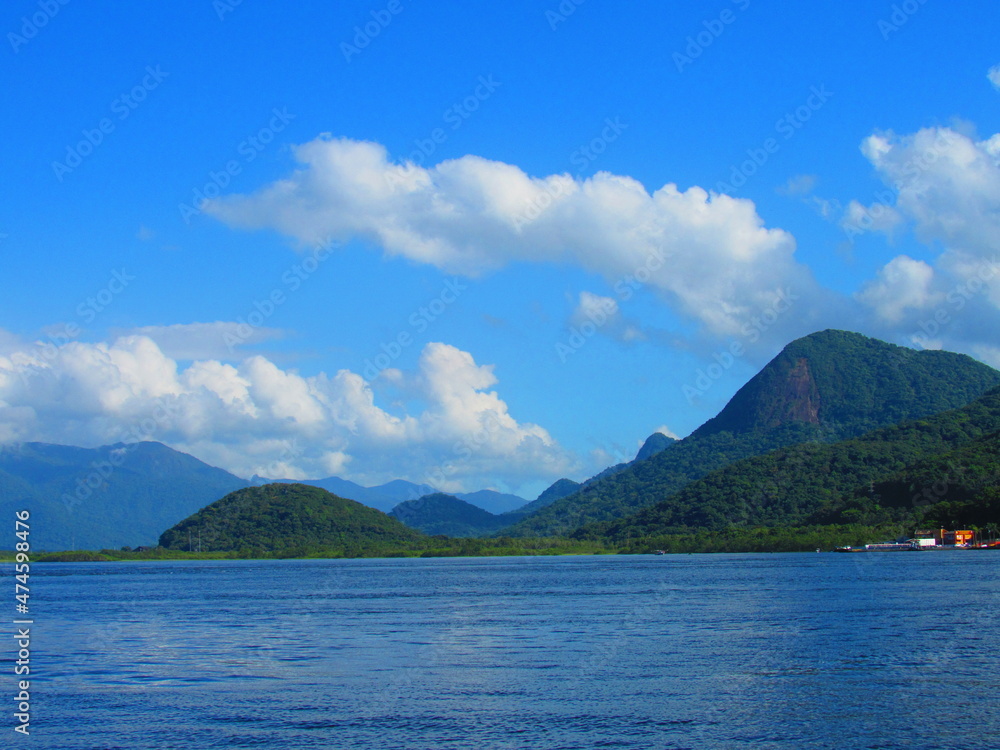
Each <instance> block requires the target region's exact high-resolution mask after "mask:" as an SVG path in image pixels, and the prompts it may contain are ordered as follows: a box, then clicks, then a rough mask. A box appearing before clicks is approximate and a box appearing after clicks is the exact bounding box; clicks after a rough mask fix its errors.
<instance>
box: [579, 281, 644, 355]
mask: <svg viewBox="0 0 1000 750" xmlns="http://www.w3.org/2000/svg"><path fill="white" fill-rule="evenodd" d="M569 322H570V325H571V326H573V327H575V328H580V327H581V326H590V325H593V326H594V329H595V331H596V332H599V333H601V334H602V335H604V336H607V337H609V338H612V339H615V340H616V341H621V342H624V343H632V342H635V341H645V340H646V334H645V332H643V330H642V328H641V326H640V325H639V324H638V323H636V322H634V321H630V320H627V319H626V318H625V317H624V316H623V315H622V312H621V308H620V307H619V305H618V302H617V301H616V300H615V299H614V298H613V297H604V296H601V295H599V294H594V293H593V292H587V291H583V292H580V297H579V300H578V302H577V305H576V308H575V309H574V310H573V314H572V315H571V316H570V321H569Z"/></svg>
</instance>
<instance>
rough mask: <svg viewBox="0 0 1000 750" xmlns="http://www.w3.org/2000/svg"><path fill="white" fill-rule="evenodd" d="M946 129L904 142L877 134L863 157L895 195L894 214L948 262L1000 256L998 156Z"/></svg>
mask: <svg viewBox="0 0 1000 750" xmlns="http://www.w3.org/2000/svg"><path fill="white" fill-rule="evenodd" d="M995 143H996V136H994V137H993V138H990V139H987V140H984V141H975V140H973V139H972V138H970V137H969V136H967V135H964V134H962V133H958V132H956V131H954V130H952V129H950V128H926V129H924V130H920V131H918V132H917V133H914V134H912V135H908V136H897V135H895V134H894V133H891V132H890V133H876V134H874V135H871V136H869V137H868V138H867V139H866V140H865V142H864V144H863V145H862V153H864V155H865V156H866V157H867V158H868V160H869V161H870V162H871V163H872V165H873V166H874V167H875V169H876V170H877V171H878V173H879V175H880V176H881V178H882V180H883V181H884V182H885V183H886V184H887V185H890V186H891V187H892V188H893V189H894V190H895V191H896V193H897V200H896V206H895V208H896V211H897V212H898V213H899V215H900V216H902V217H903V218H905V219H906V220H908V221H910V222H912V223H913V224H914V226H915V229H916V232H917V236H918V237H919V238H920V239H921V240H922V241H923V242H925V243H927V244H933V243H935V242H937V243H940V244H941V245H942V246H943V247H945V248H946V253H947V254H949V260H951V259H953V258H955V257H957V256H962V255H964V256H975V257H980V258H982V257H992V255H993V254H995V253H997V252H1000V231H998V230H1000V210H998V209H1000V153H998V151H997V149H995V148H993V145H994V144H995Z"/></svg>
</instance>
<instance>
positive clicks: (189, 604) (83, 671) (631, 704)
mask: <svg viewBox="0 0 1000 750" xmlns="http://www.w3.org/2000/svg"><path fill="white" fill-rule="evenodd" d="M35 572H36V576H34V577H33V590H32V597H33V598H32V600H31V601H32V606H33V611H32V614H33V616H34V617H35V621H36V624H35V625H34V629H33V636H34V640H33V643H32V647H33V654H32V659H33V674H32V679H33V684H32V692H33V695H32V699H33V707H32V708H33V721H32V725H31V729H32V734H31V737H30V738H27V739H26V738H22V737H20V736H18V735H14V734H13V732H10V730H9V729H8V730H6V731H7V732H8V737H13V742H12V744H11V745H10V746H12V747H14V746H17V747H39V748H59V749H66V750H72V749H75V748H156V749H157V750H161V749H163V748H170V749H173V750H179V749H181V748H227V747H232V748H283V749H289V750H294V749H295V748H350V749H354V748H378V749H379V750H387V749H388V748H419V749H421V750H424V749H427V748H469V749H473V748H475V749H476V750H485V749H487V748H526V749H529V748H530V749H531V750H549V749H551V750H555V749H556V748H558V749H560V750H571V749H573V748H696V749H698V750H701V749H703V748H796V749H800V748H838V749H842V748H964V747H968V748H974V747H1000V663H998V647H1000V625H998V620H997V617H998V604H1000V596H998V588H1000V587H998V573H1000V553H995V552H978V551H961V552H959V551H956V552H927V553H919V554H915V553H867V554H857V555H835V554H830V553H824V554H789V555H678V556H661V557H654V556H650V557H612V556H608V557H558V558H474V559H469V558H465V559H445V560H433V559H409V560H330V561H268V562H194V563H192V562H183V563H174V562H171V563H120V564H100V563H99V564H53V565H38V566H35ZM5 650H6V651H7V653H5V654H3V656H4V658H5V659H6V661H7V663H8V668H7V669H5V671H6V672H7V674H8V675H10V674H11V672H12V669H11V668H10V665H9V662H10V658H9V655H10V654H11V653H12V650H11V649H9V648H7V649H5ZM4 684H7V685H8V691H7V692H11V693H13V677H12V676H11V677H9V678H8V679H7V680H6V681H4ZM3 713H4V714H5V715H8V716H9V713H10V712H9V711H4V712H3ZM7 723H8V725H9V726H13V724H12V720H11V719H9V718H8V719H7Z"/></svg>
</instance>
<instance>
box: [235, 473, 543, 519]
mask: <svg viewBox="0 0 1000 750" xmlns="http://www.w3.org/2000/svg"><path fill="white" fill-rule="evenodd" d="M276 482H277V483H282V484H308V485H311V486H313V487H322V488H323V489H324V490H327V491H328V492H332V493H333V494H334V495H339V496H340V497H344V498H347V499H348V500H355V501H357V502H359V503H362V504H364V505H367V506H368V507H370V508H377V509H378V510H380V511H382V512H383V513H390V512H391V511H392V509H393V508H395V507H396V506H397V505H399V504H400V503H405V502H407V501H409V500H417V499H419V498H421V497H425V496H426V495H433V494H435V493H437V490H436V489H434V488H433V487H431V486H430V485H426V484H414V483H413V482H407V481H406V480H404V479H394V480H392V481H391V482H386V483H385V484H379V485H376V486H374V487H364V486H362V485H360V484H357V483H356V482H352V481H350V480H348V479H341V478H340V477H326V478H325V479H267V478H265V477H259V476H256V475H255V476H253V477H251V479H250V483H251V484H253V485H264V484H272V483H276ZM454 497H457V498H460V499H461V500H464V501H465V502H467V503H470V504H472V505H475V506H476V507H477V508H481V509H482V510H485V511H487V512H489V513H492V514H494V515H499V514H500V513H507V512H508V511H512V510H516V509H518V508H520V507H522V506H524V505H526V504H527V503H528V501H527V500H525V499H524V498H523V497H518V496H517V495H509V494H504V493H502V492H496V491H495V490H479V491H477V492H465V493H456V494H454Z"/></svg>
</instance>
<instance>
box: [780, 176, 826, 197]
mask: <svg viewBox="0 0 1000 750" xmlns="http://www.w3.org/2000/svg"><path fill="white" fill-rule="evenodd" d="M817 182H819V178H817V177H816V175H814V174H798V175H795V176H794V177H790V178H788V182H786V183H785V184H784V185H782V186H780V187H779V188H778V194H779V195H788V196H803V195H809V193H811V192H812V191H813V190H815V189H816V183H817Z"/></svg>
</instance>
